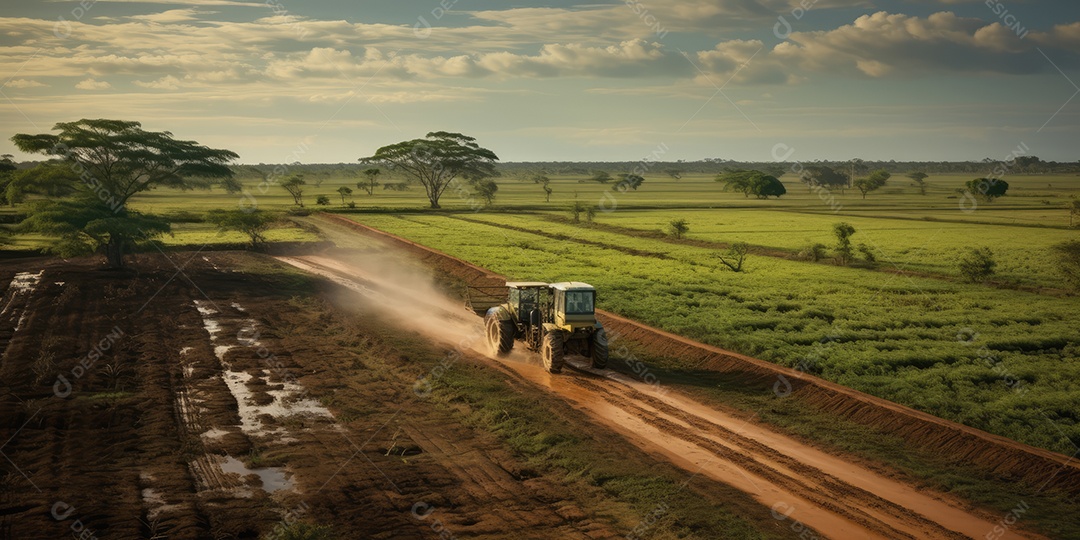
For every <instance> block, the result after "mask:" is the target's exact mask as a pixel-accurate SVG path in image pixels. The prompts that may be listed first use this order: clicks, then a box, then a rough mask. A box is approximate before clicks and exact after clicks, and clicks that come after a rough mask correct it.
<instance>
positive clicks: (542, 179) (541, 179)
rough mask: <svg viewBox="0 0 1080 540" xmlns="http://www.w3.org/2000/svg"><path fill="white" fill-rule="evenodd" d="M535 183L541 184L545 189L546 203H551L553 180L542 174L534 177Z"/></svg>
mask: <svg viewBox="0 0 1080 540" xmlns="http://www.w3.org/2000/svg"><path fill="white" fill-rule="evenodd" d="M533 183H534V184H540V186H541V187H542V188H544V202H551V186H550V185H549V184H551V179H550V178H548V177H547V176H544V175H542V174H537V175H535V176H533Z"/></svg>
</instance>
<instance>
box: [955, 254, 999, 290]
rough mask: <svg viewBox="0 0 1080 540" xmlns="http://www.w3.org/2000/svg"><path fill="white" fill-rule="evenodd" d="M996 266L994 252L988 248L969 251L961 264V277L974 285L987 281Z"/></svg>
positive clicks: (961, 259) (961, 260)
mask: <svg viewBox="0 0 1080 540" xmlns="http://www.w3.org/2000/svg"><path fill="white" fill-rule="evenodd" d="M996 266H997V262H995V261H994V252H992V251H990V248H987V247H982V248H971V249H969V250H968V251H967V253H966V254H964V256H963V257H961V258H960V262H959V267H960V275H961V276H963V277H964V279H966V280H968V281H970V282H972V283H977V282H981V281H986V280H987V279H988V278H989V277H990V276H992V275H994V267H996Z"/></svg>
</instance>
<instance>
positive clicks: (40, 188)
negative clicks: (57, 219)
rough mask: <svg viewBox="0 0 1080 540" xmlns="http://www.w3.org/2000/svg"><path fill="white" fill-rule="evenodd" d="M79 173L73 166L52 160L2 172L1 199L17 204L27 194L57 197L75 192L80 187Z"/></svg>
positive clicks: (0, 178) (0, 176)
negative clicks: (28, 167)
mask: <svg viewBox="0 0 1080 540" xmlns="http://www.w3.org/2000/svg"><path fill="white" fill-rule="evenodd" d="M78 183H79V175H78V174H76V173H75V172H74V171H72V170H71V166H70V165H67V164H65V163H63V162H61V161H58V160H51V161H49V162H46V163H42V164H39V165H38V166H36V167H33V168H30V169H23V170H21V171H19V170H16V171H9V172H6V173H0V186H2V187H3V190H2V191H0V200H2V201H4V202H7V203H8V204H10V205H11V206H15V205H16V204H18V203H21V202H23V201H25V200H26V196H27V195H41V196H43V197H47V198H51V199H57V198H62V197H67V196H69V195H72V194H74V193H75V192H76V191H77V190H78V188H77V187H76V186H77V185H78Z"/></svg>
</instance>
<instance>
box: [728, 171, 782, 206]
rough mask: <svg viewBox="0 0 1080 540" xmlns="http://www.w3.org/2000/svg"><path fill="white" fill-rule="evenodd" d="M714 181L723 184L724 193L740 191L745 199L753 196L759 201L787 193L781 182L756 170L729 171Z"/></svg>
mask: <svg viewBox="0 0 1080 540" xmlns="http://www.w3.org/2000/svg"><path fill="white" fill-rule="evenodd" d="M715 180H716V181H717V182H724V190H725V191H741V192H742V193H743V195H745V196H747V197H749V196H750V195H754V196H755V197H757V198H759V199H768V198H769V197H777V198H779V197H780V196H781V195H784V194H785V193H787V188H785V187H784V183H783V182H781V181H780V180H779V179H777V178H776V177H775V176H771V175H767V174H765V173H763V172H761V171H757V170H745V169H736V170H731V171H727V172H725V173H721V174H719V175H717V177H716V179H715Z"/></svg>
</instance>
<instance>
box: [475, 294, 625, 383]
mask: <svg viewBox="0 0 1080 540" xmlns="http://www.w3.org/2000/svg"><path fill="white" fill-rule="evenodd" d="M595 306H596V289H595V288H594V287H593V286H592V285H589V284H588V283H580V282H577V281H567V282H562V283H543V282H535V281H509V282H507V283H506V286H505V287H471V288H470V289H469V307H470V308H471V309H472V310H473V311H474V312H475V313H476V314H477V315H482V316H483V317H484V326H485V328H486V331H487V341H488V345H489V346H490V347H491V351H492V353H493V354H496V355H498V356H505V355H507V354H509V353H510V350H511V349H513V348H514V341H515V340H518V341H521V342H523V343H524V344H525V347H526V348H528V349H529V350H531V351H538V352H539V353H540V357H541V359H542V360H543V363H544V368H546V369H547V370H548V371H550V372H551V373H559V372H560V371H562V367H563V359H564V357H565V356H566V355H567V354H580V355H582V356H584V357H586V358H589V359H591V360H592V367H594V368H597V369H603V368H605V367H607V361H608V342H607V335H606V334H605V333H604V327H603V325H601V324H600V322H599V321H597V320H596V313H595Z"/></svg>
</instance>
